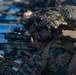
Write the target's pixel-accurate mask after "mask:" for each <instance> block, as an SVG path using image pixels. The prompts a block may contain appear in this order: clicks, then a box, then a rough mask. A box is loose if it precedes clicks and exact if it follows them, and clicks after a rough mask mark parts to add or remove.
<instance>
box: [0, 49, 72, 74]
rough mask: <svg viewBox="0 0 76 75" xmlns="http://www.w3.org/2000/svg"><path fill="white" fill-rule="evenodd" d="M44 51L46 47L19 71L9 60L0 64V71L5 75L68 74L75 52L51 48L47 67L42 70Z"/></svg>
mask: <svg viewBox="0 0 76 75" xmlns="http://www.w3.org/2000/svg"><path fill="white" fill-rule="evenodd" d="M43 51H44V48H42V49H41V50H40V51H39V52H38V53H36V54H34V55H33V57H32V58H30V59H29V60H28V61H26V62H25V63H24V64H22V66H21V68H20V69H19V71H17V72H15V71H14V70H12V68H11V66H10V65H9V64H8V63H7V62H4V63H3V64H1V65H0V72H1V73H2V74H4V75H66V73H67V69H68V64H69V62H70V60H71V58H72V56H73V54H72V53H71V52H69V51H67V50H65V49H63V48H50V50H49V54H48V61H47V67H46V69H45V71H42V64H41V61H42V59H43V58H42V54H43Z"/></svg>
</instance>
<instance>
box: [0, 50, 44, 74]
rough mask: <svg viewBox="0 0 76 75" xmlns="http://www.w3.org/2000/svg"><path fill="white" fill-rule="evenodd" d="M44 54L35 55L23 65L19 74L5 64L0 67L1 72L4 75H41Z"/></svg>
mask: <svg viewBox="0 0 76 75" xmlns="http://www.w3.org/2000/svg"><path fill="white" fill-rule="evenodd" d="M42 53H43V51H40V52H38V53H36V54H35V55H33V57H32V58H31V59H29V60H28V61H27V62H25V63H24V64H22V67H21V68H20V69H19V71H17V72H15V71H14V70H13V69H12V68H11V67H10V65H9V64H8V63H6V62H5V63H3V65H1V66H0V72H1V73H2V74H4V75H41V72H42V67H41V60H42Z"/></svg>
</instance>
